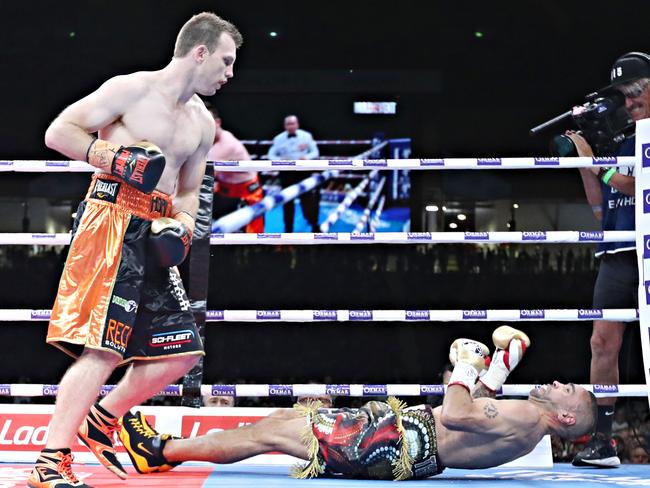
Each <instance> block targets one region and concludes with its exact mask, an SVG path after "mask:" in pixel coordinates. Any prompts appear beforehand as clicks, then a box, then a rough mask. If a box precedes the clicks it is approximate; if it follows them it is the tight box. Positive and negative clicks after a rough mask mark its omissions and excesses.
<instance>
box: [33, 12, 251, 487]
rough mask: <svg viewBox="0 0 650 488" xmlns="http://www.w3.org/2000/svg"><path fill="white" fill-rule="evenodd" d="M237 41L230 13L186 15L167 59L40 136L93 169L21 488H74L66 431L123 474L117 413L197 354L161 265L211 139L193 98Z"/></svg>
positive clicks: (91, 99)
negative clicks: (43, 428)
mask: <svg viewBox="0 0 650 488" xmlns="http://www.w3.org/2000/svg"><path fill="white" fill-rule="evenodd" d="M241 43H242V36H241V34H240V33H239V32H238V30H237V29H236V27H235V26H234V25H232V24H231V23H229V22H227V21H225V20H223V19H221V18H220V17H218V16H216V15H215V14H213V13H207V12H204V13H201V14H199V15H195V16H194V17H192V18H191V19H190V20H189V21H188V22H187V23H185V25H184V26H183V27H182V28H181V30H180V32H179V34H178V37H177V39H176V46H175V49H174V57H173V58H172V60H171V62H170V63H169V64H168V65H167V66H165V67H164V68H163V69H161V70H159V71H152V72H145V71H141V72H137V73H132V74H129V75H124V76H116V77H115V78H112V79H110V80H108V81H107V82H106V83H104V84H103V85H102V86H101V87H99V89H97V90H96V91H95V92H93V93H91V94H90V95H88V96H86V97H85V98H82V99H81V100H79V101H78V102H76V103H74V104H72V105H71V106H69V107H68V108H66V109H65V110H64V111H63V112H62V113H61V114H60V115H59V116H58V117H57V118H56V119H55V120H54V122H52V124H51V125H50V127H49V128H48V130H47V132H46V134H45V142H46V144H47V145H48V146H49V147H51V148H53V149H56V150H57V151H59V152H61V153H63V154H65V155H66V156H68V157H70V158H72V159H86V160H87V161H88V163H90V164H91V165H92V166H94V167H96V168H97V172H96V173H95V174H94V175H93V179H92V183H91V185H90V188H89V190H88V193H87V195H86V199H85V200H84V201H83V202H82V203H81V205H80V207H79V210H78V212H77V217H76V220H75V223H74V226H73V239H72V243H71V245H70V251H69V255H68V259H67V261H66V264H65V268H64V271H63V275H62V277H61V281H60V284H59V291H58V294H57V298H56V302H55V304H54V307H53V310H52V317H51V320H50V326H49V329H48V334H47V342H48V343H50V344H53V345H55V346H57V347H59V348H61V349H63V350H64V351H65V352H67V353H69V354H71V355H73V356H74V357H77V358H78V359H77V361H76V362H75V363H74V364H73V365H72V366H71V367H70V369H68V371H67V372H66V374H65V375H64V376H63V379H62V380H61V383H60V386H59V392H58V396H57V402H56V407H55V410H54V414H53V416H52V420H51V422H50V430H49V435H48V440H47V444H46V447H45V449H43V451H42V452H41V456H40V457H39V458H38V460H37V462H36V465H35V467H34V469H33V471H32V473H31V475H30V477H29V479H28V486H30V487H32V488H53V487H56V488H68V487H86V486H87V485H85V484H84V483H82V482H81V481H79V480H78V479H77V478H76V477H75V475H74V473H73V472H72V470H71V467H70V464H71V462H72V456H71V454H70V447H71V446H72V443H73V440H74V436H75V433H77V435H78V436H79V438H80V439H81V441H82V442H83V443H84V444H86V445H87V446H88V447H89V448H90V450H91V451H92V452H93V454H95V456H97V458H98V459H99V461H100V462H101V463H102V464H103V465H104V466H105V467H107V468H108V469H109V470H110V471H111V472H113V473H114V474H116V475H117V476H119V477H120V478H126V476H127V474H126V471H125V470H124V468H123V467H122V466H121V465H120V463H119V461H118V460H117V458H116V456H115V450H114V448H113V434H114V433H115V430H116V428H117V426H118V422H117V419H118V418H119V417H120V416H122V415H123V414H124V413H125V412H127V411H128V409H129V408H130V407H132V406H134V405H138V404H140V403H141V402H143V401H144V400H146V399H148V398H149V397H151V396H152V395H154V394H155V393H156V392H158V391H160V390H161V389H162V388H163V387H164V386H165V385H167V384H169V383H170V382H172V381H174V380H176V379H177V378H179V377H180V376H182V375H183V374H185V373H186V372H187V371H188V370H189V369H190V368H192V366H193V365H194V364H195V363H196V361H197V359H198V357H199V356H200V355H203V345H202V343H201V340H200V338H199V334H198V332H197V329H196V324H195V323H194V319H193V316H192V312H191V310H190V309H189V302H188V300H187V296H186V294H185V291H184V289H183V285H182V282H181V280H180V277H179V275H178V271H177V270H176V268H175V266H176V265H177V264H179V263H180V262H181V261H182V260H183V259H184V257H185V256H186V254H187V252H188V250H189V246H190V241H191V236H192V232H193V230H194V222H195V217H196V212H197V210H198V204H199V202H198V194H199V189H200V186H201V182H202V180H203V176H204V174H205V159H206V154H207V152H208V150H209V149H210V146H211V145H212V141H213V139H214V122H213V121H212V118H211V117H210V114H209V113H208V111H207V110H206V108H205V106H204V105H203V102H202V101H201V100H200V99H199V97H198V96H197V94H200V95H207V96H210V95H213V94H214V93H215V92H216V91H217V90H218V89H219V88H220V87H221V86H222V85H224V84H225V83H226V82H227V81H228V79H229V78H232V76H233V64H234V62H235V58H236V50H237V48H238V47H239V46H240V45H241ZM96 132H97V133H98V136H99V138H94V137H93V136H92V135H91V134H93V133H96ZM138 141H150V142H138ZM129 362H130V363H131V365H130V367H129V369H128V370H127V371H126V373H125V375H124V377H123V378H122V380H121V381H120V383H119V384H118V385H117V387H116V388H115V389H114V390H113V391H112V392H111V393H110V394H108V395H107V396H106V397H105V398H104V399H103V400H102V401H101V402H99V403H96V404H95V405H93V403H94V402H95V401H96V399H97V396H98V393H99V389H100V387H101V385H102V384H103V383H104V382H105V381H106V379H107V378H108V377H109V375H110V374H111V372H112V371H113V370H114V369H115V367H116V366H117V365H119V364H124V363H129Z"/></svg>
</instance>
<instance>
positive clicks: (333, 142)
mask: <svg viewBox="0 0 650 488" xmlns="http://www.w3.org/2000/svg"><path fill="white" fill-rule="evenodd" d="M240 142H241V143H242V144H247V145H249V146H272V145H273V141H272V140H263V139H260V140H256V139H242V140H241V141H240ZM314 142H315V143H316V144H317V145H319V146H359V145H366V144H372V140H371V139H322V140H318V141H314Z"/></svg>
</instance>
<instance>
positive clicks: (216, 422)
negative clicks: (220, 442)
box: [181, 415, 264, 437]
mask: <svg viewBox="0 0 650 488" xmlns="http://www.w3.org/2000/svg"><path fill="white" fill-rule="evenodd" d="M263 418H264V417H263V416H261V415H256V416H251V415H247V416H239V415H237V416H218V415H210V416H207V415H183V419H182V421H181V429H182V430H181V435H182V436H183V437H196V436H200V435H206V434H209V433H211V432H220V431H222V430H230V429H236V428H237V427H243V426H244V425H249V424H254V423H255V422H258V421H260V420H262V419H263Z"/></svg>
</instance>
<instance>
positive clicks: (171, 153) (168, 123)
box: [86, 72, 214, 195]
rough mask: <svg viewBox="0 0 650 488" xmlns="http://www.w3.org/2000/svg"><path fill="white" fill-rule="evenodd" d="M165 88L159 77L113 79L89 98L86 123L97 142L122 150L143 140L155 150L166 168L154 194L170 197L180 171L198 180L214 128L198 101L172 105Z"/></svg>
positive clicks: (157, 74) (142, 75)
mask: <svg viewBox="0 0 650 488" xmlns="http://www.w3.org/2000/svg"><path fill="white" fill-rule="evenodd" d="M166 84H167V80H166V77H165V75H164V74H163V73H162V72H138V73H133V74H130V75H125V76H119V77H116V78H113V79H111V80H109V81H108V82H107V83H105V84H104V86H102V88H100V89H99V90H98V91H97V92H96V93H94V94H93V95H92V97H93V98H97V100H89V101H90V102H91V103H92V106H91V109H90V110H89V112H88V113H87V115H86V117H88V118H89V119H91V120H89V122H90V123H91V127H92V126H95V127H97V128H98V129H99V136H100V138H102V139H106V140H110V141H111V142H115V143H118V144H123V145H128V144H131V143H133V142H134V141H139V140H147V141H151V142H153V143H155V144H156V145H158V146H159V147H160V148H161V149H162V152H163V154H164V155H165V160H166V165H165V171H164V172H163V175H162V177H161V179H160V181H159V182H158V186H157V189H158V190H159V191H161V192H163V193H166V194H168V195H170V194H174V192H175V190H176V184H177V180H178V176H179V172H180V170H181V167H183V166H184V165H185V166H190V167H187V168H186V169H187V170H189V171H191V172H192V173H194V172H198V173H199V174H202V172H201V171H200V169H199V168H198V166H200V165H203V164H204V157H205V154H206V152H207V150H208V148H209V147H210V144H211V142H212V137H213V132H214V124H213V122H212V118H211V117H210V114H209V112H208V111H207V109H206V108H205V106H204V105H203V102H202V101H201V100H200V99H199V97H198V96H196V95H193V96H191V97H190V98H189V99H188V100H187V101H186V102H185V103H182V102H178V101H177V98H176V97H174V96H173V95H172V94H171V93H168V90H166V88H165V85H166ZM93 102H94V103H93ZM115 116H118V118H116V119H114V117H115ZM113 119H114V120H113ZM107 122H109V123H108V125H106V123H107ZM197 170H199V171H197Z"/></svg>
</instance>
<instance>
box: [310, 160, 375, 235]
mask: <svg viewBox="0 0 650 488" xmlns="http://www.w3.org/2000/svg"><path fill="white" fill-rule="evenodd" d="M378 173H379V171H371V172H370V173H368V176H366V177H365V178H364V179H363V180H361V182H360V183H359V184H358V185H357V186H356V187H354V188H353V189H352V190H350V191H349V192H347V194H346V195H345V198H344V199H343V201H342V202H341V203H340V204H339V205H338V207H336V208H335V209H334V210H333V211H332V212H330V214H329V215H328V216H327V218H326V219H325V222H323V223H322V224H320V230H321V232H323V233H327V232H329V230H330V227H331V226H332V225H334V224H335V223H336V222H338V220H339V219H340V218H341V215H343V214H344V213H345V211H346V210H347V209H348V208H350V205H352V203H354V201H355V200H356V199H357V198H359V195H361V193H362V192H363V190H365V189H366V186H368V184H369V183H370V180H372V179H374V178H376V177H377V174H378Z"/></svg>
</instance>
